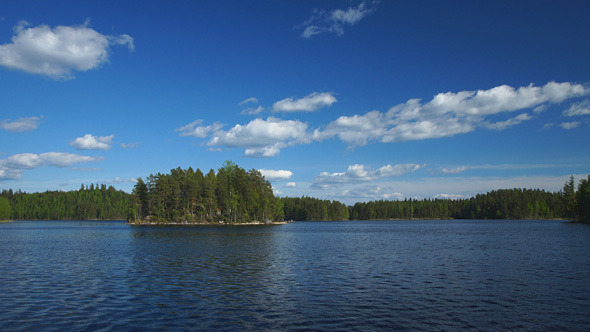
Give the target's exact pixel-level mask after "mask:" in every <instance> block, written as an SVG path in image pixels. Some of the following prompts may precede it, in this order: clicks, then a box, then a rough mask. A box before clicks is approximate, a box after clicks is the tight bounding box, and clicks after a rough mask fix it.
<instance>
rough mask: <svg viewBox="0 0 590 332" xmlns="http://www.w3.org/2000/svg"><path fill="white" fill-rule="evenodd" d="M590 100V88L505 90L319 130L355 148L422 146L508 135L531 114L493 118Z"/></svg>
mask: <svg viewBox="0 0 590 332" xmlns="http://www.w3.org/2000/svg"><path fill="white" fill-rule="evenodd" d="M588 94H590V88H587V87H585V86H583V85H580V84H573V83H569V82H565V83H556V82H549V83H547V84H545V85H544V86H540V87H537V86H533V85H532V84H531V85H528V86H525V87H520V88H517V89H515V88H512V87H510V86H507V85H501V86H498V87H495V88H492V89H489V90H478V91H460V92H457V93H453V92H447V93H439V94H437V95H436V96H434V97H433V98H432V100H431V101H429V102H428V103H426V104H422V103H421V102H420V100H419V99H410V100H408V101H407V102H406V103H403V104H399V105H396V106H394V107H392V108H391V109H390V110H389V111H388V112H386V113H382V112H379V111H371V112H368V113H366V114H364V115H353V116H342V117H340V118H338V119H337V120H335V121H333V122H331V123H329V124H328V125H327V126H326V128H325V129H323V130H320V129H317V130H316V131H315V132H314V138H316V139H318V140H322V139H327V138H331V137H335V136H336V137H338V138H339V139H340V140H342V141H343V142H345V143H347V144H349V145H350V146H360V145H365V144H367V143H368V142H371V141H379V142H382V143H390V142H400V141H409V140H422V139H430V138H441V137H449V136H454V135H457V134H464V133H468V132H471V131H473V130H475V129H476V128H478V127H488V128H492V129H497V130H503V129H506V128H508V127H510V126H514V125H517V124H519V123H521V122H522V121H525V120H529V119H530V118H531V116H530V115H529V114H528V113H523V114H520V115H518V116H516V117H513V118H509V119H507V120H503V121H497V122H495V123H490V122H489V121H488V119H487V118H488V117H490V116H497V115H499V114H502V113H510V112H514V111H519V110H523V109H529V108H534V107H535V108H538V107H539V106H544V105H546V104H547V103H559V102H562V101H564V100H566V99H570V98H577V97H581V96H585V95H588Z"/></svg>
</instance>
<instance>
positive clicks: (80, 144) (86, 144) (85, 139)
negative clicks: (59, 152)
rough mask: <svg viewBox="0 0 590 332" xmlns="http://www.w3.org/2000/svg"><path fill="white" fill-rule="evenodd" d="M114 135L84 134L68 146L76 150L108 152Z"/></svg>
mask: <svg viewBox="0 0 590 332" xmlns="http://www.w3.org/2000/svg"><path fill="white" fill-rule="evenodd" d="M113 138H115V135H109V136H93V135H90V134H86V135H84V136H82V137H78V138H76V139H74V140H72V141H70V145H71V146H73V147H74V148H76V149H78V150H108V149H110V148H111V144H112V141H113Z"/></svg>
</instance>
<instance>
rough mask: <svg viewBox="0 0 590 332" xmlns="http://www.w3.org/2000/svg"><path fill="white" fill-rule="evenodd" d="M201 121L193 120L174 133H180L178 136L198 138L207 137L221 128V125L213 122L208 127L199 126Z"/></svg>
mask: <svg viewBox="0 0 590 332" xmlns="http://www.w3.org/2000/svg"><path fill="white" fill-rule="evenodd" d="M202 123H203V120H195V121H193V122H191V123H189V124H187V125H185V126H182V127H180V128H177V129H175V130H174V131H178V132H180V134H179V135H180V136H193V137H198V138H204V137H207V135H209V134H210V133H212V132H215V131H217V130H220V129H221V128H223V125H222V124H221V123H218V122H215V123H214V124H212V125H209V126H201V124H202Z"/></svg>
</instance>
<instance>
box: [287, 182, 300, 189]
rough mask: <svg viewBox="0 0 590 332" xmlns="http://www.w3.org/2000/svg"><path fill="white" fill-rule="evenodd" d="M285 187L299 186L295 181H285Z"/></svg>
mask: <svg viewBox="0 0 590 332" xmlns="http://www.w3.org/2000/svg"><path fill="white" fill-rule="evenodd" d="M285 187H287V188H295V187H297V183H295V182H287V183H285Z"/></svg>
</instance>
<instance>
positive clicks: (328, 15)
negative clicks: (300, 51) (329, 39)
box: [299, 1, 378, 39]
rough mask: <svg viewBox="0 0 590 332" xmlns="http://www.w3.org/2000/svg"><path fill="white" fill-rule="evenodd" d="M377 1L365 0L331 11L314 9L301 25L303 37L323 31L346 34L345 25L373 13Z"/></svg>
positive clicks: (354, 22)
mask: <svg viewBox="0 0 590 332" xmlns="http://www.w3.org/2000/svg"><path fill="white" fill-rule="evenodd" d="M377 3H378V1H370V2H369V1H363V2H361V3H359V4H358V6H356V7H348V8H347V9H334V10H331V11H327V10H323V9H314V11H313V13H312V15H311V17H310V18H309V19H307V20H306V21H305V22H304V23H303V24H302V25H301V26H300V27H299V28H302V29H303V32H302V33H301V37H303V38H306V39H308V38H311V37H313V36H315V35H317V34H321V33H334V34H336V35H338V36H341V35H343V34H344V27H345V26H351V25H354V24H356V23H358V22H359V21H360V20H361V19H363V18H365V17H366V16H367V15H369V14H370V13H372V12H373V11H374V10H375V8H376V5H377Z"/></svg>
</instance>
